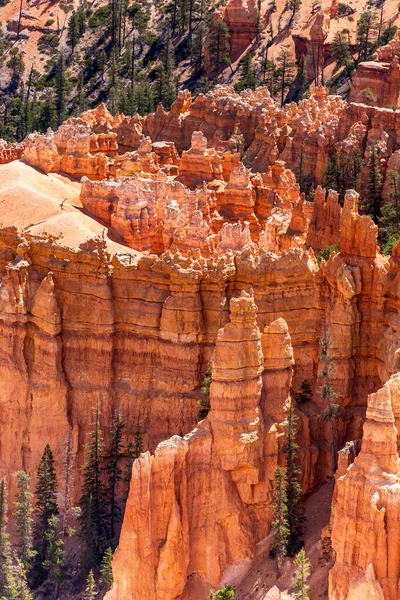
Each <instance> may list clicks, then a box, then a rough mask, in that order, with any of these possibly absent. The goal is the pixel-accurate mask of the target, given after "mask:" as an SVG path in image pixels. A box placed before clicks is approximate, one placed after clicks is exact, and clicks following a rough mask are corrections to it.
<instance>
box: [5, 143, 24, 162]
mask: <svg viewBox="0 0 400 600" xmlns="http://www.w3.org/2000/svg"><path fill="white" fill-rule="evenodd" d="M23 153H24V144H13V143H10V142H6V141H4V140H2V139H0V165H4V164H7V163H9V162H12V161H13V160H18V159H19V158H21V157H22V155H23Z"/></svg>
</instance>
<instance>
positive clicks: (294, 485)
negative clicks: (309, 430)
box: [282, 402, 304, 555]
mask: <svg viewBox="0 0 400 600" xmlns="http://www.w3.org/2000/svg"><path fill="white" fill-rule="evenodd" d="M297 429H298V418H297V416H296V413H295V410H294V408H293V405H292V403H291V402H290V403H289V404H288V406H287V416H286V421H285V434H284V438H283V446H282V453H283V454H284V456H285V459H286V502H287V525H288V529H289V536H288V539H287V553H288V554H289V555H292V554H294V553H295V552H297V551H298V550H299V548H300V546H301V543H302V542H301V537H302V535H303V522H304V509H303V505H302V503H301V501H300V497H301V494H302V491H301V486H300V483H299V480H298V475H299V473H300V469H299V468H298V466H297V459H298V451H299V446H298V444H297V442H296V435H297Z"/></svg>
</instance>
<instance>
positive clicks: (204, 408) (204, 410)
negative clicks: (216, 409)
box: [197, 364, 212, 421]
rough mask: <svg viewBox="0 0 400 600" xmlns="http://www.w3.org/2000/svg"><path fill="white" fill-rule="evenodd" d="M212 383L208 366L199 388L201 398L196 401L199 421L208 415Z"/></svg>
mask: <svg viewBox="0 0 400 600" xmlns="http://www.w3.org/2000/svg"><path fill="white" fill-rule="evenodd" d="M211 383H212V368H211V364H210V365H208V368H207V371H206V373H205V375H204V380H203V386H202V388H201V394H202V396H203V397H202V398H201V400H199V401H198V403H197V405H198V407H199V412H198V419H199V421H201V420H202V419H205V418H206V416H207V415H208V413H209V412H210V408H211V407H210V388H211Z"/></svg>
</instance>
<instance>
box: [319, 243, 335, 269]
mask: <svg viewBox="0 0 400 600" xmlns="http://www.w3.org/2000/svg"><path fill="white" fill-rule="evenodd" d="M334 252H336V253H337V252H339V244H333V245H332V246H325V248H322V250H320V253H319V255H318V256H317V261H318V264H320V263H321V261H322V260H324V261H328V260H329V258H330V257H331V256H332V254H333V253H334Z"/></svg>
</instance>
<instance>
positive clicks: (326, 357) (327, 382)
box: [320, 331, 340, 477]
mask: <svg viewBox="0 0 400 600" xmlns="http://www.w3.org/2000/svg"><path fill="white" fill-rule="evenodd" d="M320 348H321V350H320V359H321V360H322V362H323V371H322V377H323V379H324V384H323V386H322V388H321V395H322V398H323V399H324V400H325V401H326V404H327V408H326V410H325V411H324V412H322V413H321V418H322V419H323V420H324V421H329V430H330V445H331V460H332V477H333V476H334V475H335V471H336V449H335V432H334V422H335V418H336V416H337V415H338V413H339V411H340V406H339V404H337V403H336V402H335V400H336V398H337V397H338V394H337V393H336V392H335V391H334V389H333V385H332V373H333V366H334V365H333V363H334V358H333V356H330V348H331V340H330V337H329V336H328V335H327V333H326V331H325V333H324V335H323V337H322V338H321V340H320Z"/></svg>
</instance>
